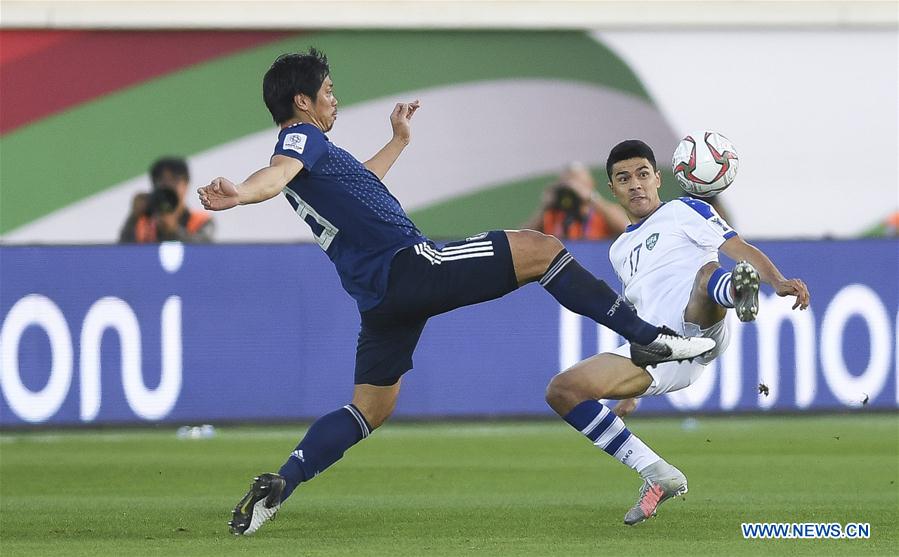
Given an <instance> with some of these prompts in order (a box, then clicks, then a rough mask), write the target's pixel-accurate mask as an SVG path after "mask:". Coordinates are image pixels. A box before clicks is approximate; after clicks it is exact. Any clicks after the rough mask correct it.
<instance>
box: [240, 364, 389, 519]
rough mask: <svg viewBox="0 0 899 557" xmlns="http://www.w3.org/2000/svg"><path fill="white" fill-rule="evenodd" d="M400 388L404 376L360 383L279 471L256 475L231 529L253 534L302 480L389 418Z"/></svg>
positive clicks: (308, 434)
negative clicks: (384, 382)
mask: <svg viewBox="0 0 899 557" xmlns="http://www.w3.org/2000/svg"><path fill="white" fill-rule="evenodd" d="M399 391H400V381H397V382H396V383H395V384H393V385H389V386H377V385H356V387H355V390H354V392H353V402H352V403H350V404H347V405H346V406H343V407H341V408H339V409H337V410H335V411H333V412H331V413H330V414H326V415H324V416H322V417H321V418H319V419H318V420H316V421H315V422H314V423H313V424H312V426H310V427H309V430H308V431H307V432H306V435H305V436H304V437H303V439H302V440H301V441H300V443H299V444H298V445H297V446H296V448H295V449H294V450H293V452H291V453H290V456H289V457H288V458H287V461H286V462H285V463H284V465H283V466H281V469H280V470H279V471H278V473H277V474H271V473H268V474H261V475H259V476H257V477H256V478H254V481H253V484H252V485H251V486H250V490H249V491H248V492H247V494H246V495H244V497H243V498H242V499H241V500H240V501H239V502H238V504H237V506H236V507H235V508H234V511H233V512H232V516H231V521H230V522H229V523H228V524H229V526H230V527H231V533H232V534H235V535H250V534H253V533H254V532H256V530H258V529H259V527H260V526H262V525H263V524H265V522H267V521H268V520H269V519H271V518H272V517H274V516H275V514H276V513H277V512H278V509H279V508H280V507H281V503H283V502H284V501H285V500H286V499H287V498H288V497H290V495H291V493H293V491H294V489H296V488H297V486H298V485H300V484H301V483H303V482H306V481H309V480H311V479H312V478H314V477H315V476H317V475H318V474H320V473H321V472H323V471H325V469H327V468H328V467H329V466H331V465H332V464H334V463H335V462H337V461H338V460H340V458H341V457H343V454H344V453H345V452H346V451H347V450H348V449H349V448H350V447H352V446H353V445H355V444H356V443H358V442H359V441H361V440H363V439H365V438H366V437H368V436H369V435H370V434H371V432H372V431H374V430H375V428H377V427H379V426H380V425H381V424H383V423H384V422H385V421H387V418H389V417H390V414H392V413H393V409H394V407H395V406H396V400H397V397H398V395H399Z"/></svg>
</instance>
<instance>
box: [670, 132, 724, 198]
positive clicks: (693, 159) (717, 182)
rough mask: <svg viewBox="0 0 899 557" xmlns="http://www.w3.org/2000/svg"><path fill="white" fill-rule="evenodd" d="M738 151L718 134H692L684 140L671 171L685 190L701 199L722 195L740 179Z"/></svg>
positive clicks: (676, 152)
mask: <svg viewBox="0 0 899 557" xmlns="http://www.w3.org/2000/svg"><path fill="white" fill-rule="evenodd" d="M739 162H740V159H738V158H737V150H736V149H734V145H733V143H731V142H730V140H728V139H727V138H726V137H724V136H723V135H721V134H720V133H716V132H698V133H691V134H690V135H688V136H687V137H685V138H683V139H681V140H680V143H678V144H677V149H675V150H674V157H673V158H672V159H671V169H672V170H673V171H674V177H675V178H677V182H678V184H680V187H681V188H683V190H684V191H685V192H687V193H689V194H692V195H698V196H699V197H712V196H714V195H718V194H719V193H721V192H722V191H724V190H725V189H727V187H728V186H730V185H731V184H732V183H733V181H734V178H736V177H737V166H739Z"/></svg>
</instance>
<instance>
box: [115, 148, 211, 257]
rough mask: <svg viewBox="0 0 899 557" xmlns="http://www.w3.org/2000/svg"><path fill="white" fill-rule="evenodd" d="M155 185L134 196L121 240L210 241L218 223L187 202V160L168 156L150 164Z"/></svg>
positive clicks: (134, 241)
mask: <svg viewBox="0 0 899 557" xmlns="http://www.w3.org/2000/svg"><path fill="white" fill-rule="evenodd" d="M150 181H151V182H152V184H153V189H152V190H151V191H150V192H149V193H139V194H137V195H135V196H134V199H132V200H131V214H130V215H128V218H127V219H126V220H125V224H124V225H122V231H121V233H120V234H119V241H120V242H131V243H138V244H146V243H153V242H165V241H170V240H176V241H180V242H211V241H212V234H213V232H214V228H215V224H214V223H213V221H212V217H211V216H210V215H209V213H207V212H206V211H202V210H195V209H189V208H188V207H187V205H185V203H184V198H185V195H186V194H187V190H188V188H189V186H190V173H189V172H188V170H187V162H186V161H185V160H184V159H182V158H178V157H165V158H161V159H159V160H157V161H156V162H154V163H153V166H151V167H150Z"/></svg>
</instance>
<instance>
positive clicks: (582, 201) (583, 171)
mask: <svg viewBox="0 0 899 557" xmlns="http://www.w3.org/2000/svg"><path fill="white" fill-rule="evenodd" d="M627 225H628V221H627V215H625V214H624V211H623V210H622V209H621V207H620V206H619V205H618V204H617V203H613V202H611V201H608V200H606V199H604V198H603V197H602V196H601V195H600V194H599V192H597V191H596V182H595V181H594V180H593V175H592V174H590V169H589V168H587V167H586V166H584V165H583V164H581V163H579V162H574V163H571V164H570V165H569V166H568V167H567V168H566V169H565V170H564V171H563V172H562V174H561V175H560V176H559V179H558V180H556V182H555V183H554V184H552V185H550V186H549V187H547V188H546V189H545V190H544V191H543V200H542V202H541V204H540V208H539V209H538V211H537V213H536V214H535V215H534V216H533V217H532V218H531V220H529V221H528V222H527V223H526V224H525V225H524V228H530V229H532V230H539V231H540V232H543V233H545V234H552V235H553V236H555V237H557V238H561V239H563V240H602V239H606V238H609V239H611V238H615V237H617V236H618V235H619V234H621V233H622V232H623V231H624V228H625V227H626V226H627Z"/></svg>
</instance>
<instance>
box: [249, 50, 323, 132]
mask: <svg viewBox="0 0 899 557" xmlns="http://www.w3.org/2000/svg"><path fill="white" fill-rule="evenodd" d="M330 73H331V68H330V66H328V57H327V56H325V54H324V53H323V52H321V51H319V50H316V49H314V48H310V49H309V52H297V53H290V54H282V55H281V56H278V58H277V59H276V60H275V61H274V62H273V63H272V67H270V68H269V69H268V71H267V72H265V77H263V78H262V99H263V100H264V101H265V106H266V107H268V111H269V112H271V114H272V120H274V121H275V123H276V124H283V123H284V122H286V121H288V120H290V119H291V118H293V98H294V97H295V96H297V95H299V94H300V93H302V94H304V95H306V96H307V97H309V98H310V99H312V100H313V101H314V100H315V98H316V97H317V96H318V90H319V89H321V86H322V83H324V81H325V78H326V77H328V74H330Z"/></svg>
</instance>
